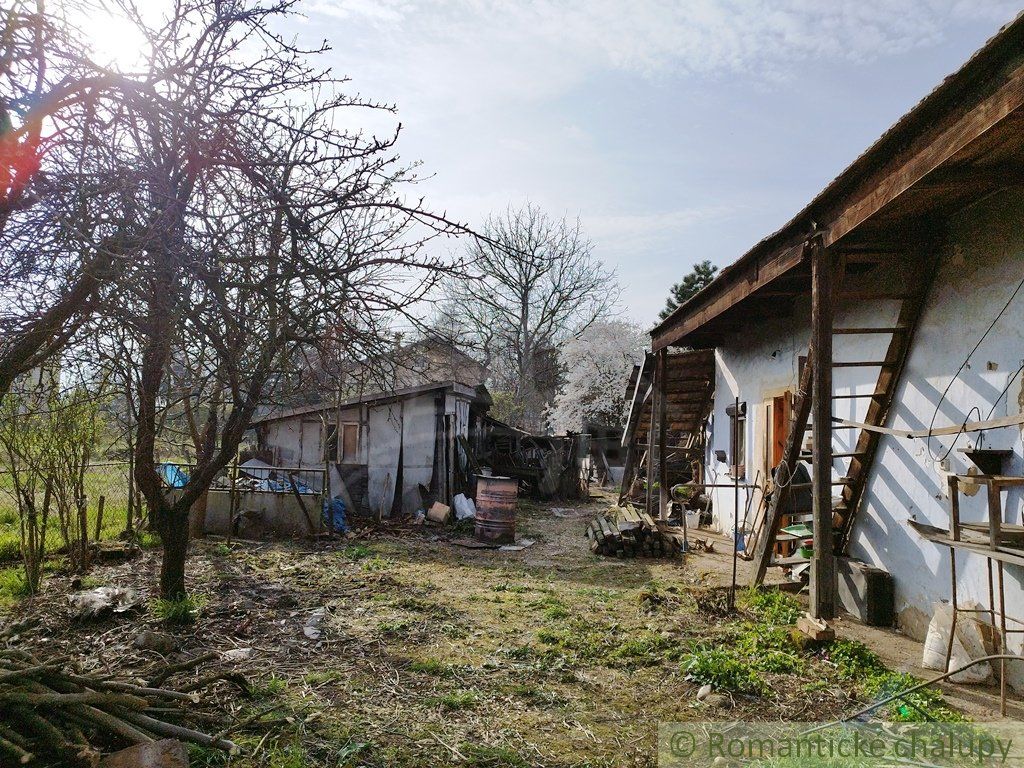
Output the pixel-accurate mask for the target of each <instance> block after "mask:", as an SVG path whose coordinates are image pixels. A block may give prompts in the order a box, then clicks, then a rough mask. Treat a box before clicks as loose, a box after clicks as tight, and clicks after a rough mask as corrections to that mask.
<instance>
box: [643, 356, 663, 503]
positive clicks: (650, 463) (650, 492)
mask: <svg viewBox="0 0 1024 768" xmlns="http://www.w3.org/2000/svg"><path fill="white" fill-rule="evenodd" d="M659 386H660V384H659V381H658V368H657V366H655V368H654V378H653V380H652V381H651V423H650V425H649V428H648V430H647V499H646V504H645V505H644V509H646V510H647V514H648V515H651V516H653V515H654V446H655V436H654V429H655V426H656V422H657V420H658V406H659V403H658V401H659V400H660V399H661V398H660V397H659V394H658V389H659Z"/></svg>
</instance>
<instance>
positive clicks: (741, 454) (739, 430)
mask: <svg viewBox="0 0 1024 768" xmlns="http://www.w3.org/2000/svg"><path fill="white" fill-rule="evenodd" d="M725 413H726V415H728V417H729V472H730V473H731V474H732V476H733V477H746V475H747V467H746V463H747V404H746V403H740V404H739V408H737V407H736V406H735V405H730V406H729V407H728V408H726V409H725Z"/></svg>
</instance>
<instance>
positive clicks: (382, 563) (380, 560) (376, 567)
mask: <svg viewBox="0 0 1024 768" xmlns="http://www.w3.org/2000/svg"><path fill="white" fill-rule="evenodd" d="M392 565H394V562H393V561H391V560H388V558H386V557H381V556H380V555H374V556H373V557H368V558H366V559H364V560H363V570H364V571H370V572H373V571H386V570H389V569H390V568H391V566H392Z"/></svg>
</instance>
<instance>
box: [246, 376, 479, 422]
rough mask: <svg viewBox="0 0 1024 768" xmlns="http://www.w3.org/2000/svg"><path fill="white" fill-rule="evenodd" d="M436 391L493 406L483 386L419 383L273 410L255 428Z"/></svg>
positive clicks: (447, 382) (255, 420) (441, 382)
mask: <svg viewBox="0 0 1024 768" xmlns="http://www.w3.org/2000/svg"><path fill="white" fill-rule="evenodd" d="M436 390H446V391H449V390H450V391H451V392H453V393H455V394H457V395H462V396H463V397H465V398H466V399H467V400H475V401H477V402H480V403H483V404H485V405H491V403H492V400H491V395H490V393H489V392H488V391H487V388H486V387H485V386H484V385H483V384H481V385H479V386H477V387H471V386H469V385H468V384H462V383H460V382H457V381H435V382H429V383H427V384H420V385H417V386H415V387H405V388H404V389H396V390H394V391H391V392H380V391H378V392H368V393H365V394H363V395H359V396H357V397H349V398H346V399H344V400H341V401H340V402H338V403H318V404H315V405H304V406H300V407H297V408H283V409H280V410H275V411H271V412H270V413H267V414H265V415H263V416H260V417H259V418H256V419H253V420H252V426H256V425H258V424H266V423H269V422H272V421H281V420H282V419H294V418H296V417H299V416H308V415H312V414H319V413H326V412H330V411H336V410H338V409H339V408H346V407H349V406H353V405H371V404H378V403H384V402H388V401H393V400H404V399H406V398H409V397H415V396H417V395H422V394H425V393H427V392H434V391H436Z"/></svg>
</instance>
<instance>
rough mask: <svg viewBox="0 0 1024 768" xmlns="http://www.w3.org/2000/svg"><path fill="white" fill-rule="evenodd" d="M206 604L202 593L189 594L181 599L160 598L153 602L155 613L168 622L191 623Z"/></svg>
mask: <svg viewBox="0 0 1024 768" xmlns="http://www.w3.org/2000/svg"><path fill="white" fill-rule="evenodd" d="M205 604H206V598H205V597H203V596H202V595H189V596H188V597H183V598H181V599H180V600H164V599H159V600H155V601H154V602H153V615H154V616H156V617H157V618H158V619H160V620H161V621H163V622H164V623H166V624H191V623H192V622H194V621H195V620H196V616H198V614H199V611H200V610H201V609H202V607H203V606H204V605H205Z"/></svg>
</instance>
